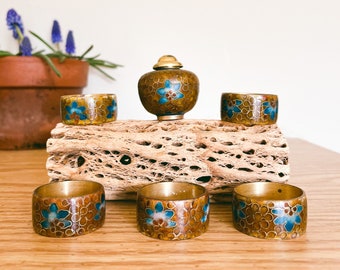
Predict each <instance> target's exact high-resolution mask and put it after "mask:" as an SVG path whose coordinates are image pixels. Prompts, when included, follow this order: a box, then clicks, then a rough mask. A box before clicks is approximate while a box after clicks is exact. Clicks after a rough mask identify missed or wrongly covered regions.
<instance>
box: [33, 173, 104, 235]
mask: <svg viewBox="0 0 340 270" xmlns="http://www.w3.org/2000/svg"><path fill="white" fill-rule="evenodd" d="M105 210H106V206H105V191H104V187H103V185H102V184H100V183H98V182H93V181H85V180H80V181H76V180H74V181H62V182H51V183H48V184H46V185H42V186H40V187H38V188H36V189H35V190H34V192H33V198H32V220H33V229H34V231H35V232H36V233H38V234H40V235H43V236H49V237H71V236H80V235H83V234H87V233H90V232H92V231H94V230H96V229H98V228H100V227H102V226H103V224H104V221H105Z"/></svg>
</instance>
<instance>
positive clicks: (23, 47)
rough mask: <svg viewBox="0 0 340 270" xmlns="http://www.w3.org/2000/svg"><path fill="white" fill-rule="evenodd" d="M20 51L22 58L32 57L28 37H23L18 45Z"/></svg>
mask: <svg viewBox="0 0 340 270" xmlns="http://www.w3.org/2000/svg"><path fill="white" fill-rule="evenodd" d="M20 51H21V54H22V55H23V56H31V55H32V46H31V42H30V40H29V39H28V37H24V39H23V40H22V42H21V43H20Z"/></svg>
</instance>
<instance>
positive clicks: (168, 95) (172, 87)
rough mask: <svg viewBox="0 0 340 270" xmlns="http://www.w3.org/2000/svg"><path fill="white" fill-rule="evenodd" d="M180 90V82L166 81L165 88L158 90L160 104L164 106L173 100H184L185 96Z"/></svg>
mask: <svg viewBox="0 0 340 270" xmlns="http://www.w3.org/2000/svg"><path fill="white" fill-rule="evenodd" d="M180 90H181V83H180V82H177V81H170V80H166V81H165V83H164V87H162V88H159V89H157V94H159V95H160V96H161V97H160V99H159V101H158V102H159V104H164V103H167V102H169V101H172V100H176V99H180V98H183V97H184V94H183V93H182V92H181V91H180Z"/></svg>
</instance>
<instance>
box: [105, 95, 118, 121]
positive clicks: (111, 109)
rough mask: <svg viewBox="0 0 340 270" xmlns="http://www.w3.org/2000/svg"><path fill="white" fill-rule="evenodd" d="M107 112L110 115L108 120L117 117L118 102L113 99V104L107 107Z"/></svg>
mask: <svg viewBox="0 0 340 270" xmlns="http://www.w3.org/2000/svg"><path fill="white" fill-rule="evenodd" d="M107 110H108V112H109V113H108V114H107V116H106V117H107V118H112V117H114V116H115V113H116V110H117V102H116V101H115V100H114V99H113V100H112V102H111V104H110V105H109V106H107Z"/></svg>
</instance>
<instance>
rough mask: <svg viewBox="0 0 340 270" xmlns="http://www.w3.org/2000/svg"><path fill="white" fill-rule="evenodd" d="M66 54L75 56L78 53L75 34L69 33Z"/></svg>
mask: <svg viewBox="0 0 340 270" xmlns="http://www.w3.org/2000/svg"><path fill="white" fill-rule="evenodd" d="M66 52H67V53H68V54H74V53H75V52H76V46H75V45H74V39H73V33H72V31H69V32H68V33H67V38H66Z"/></svg>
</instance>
